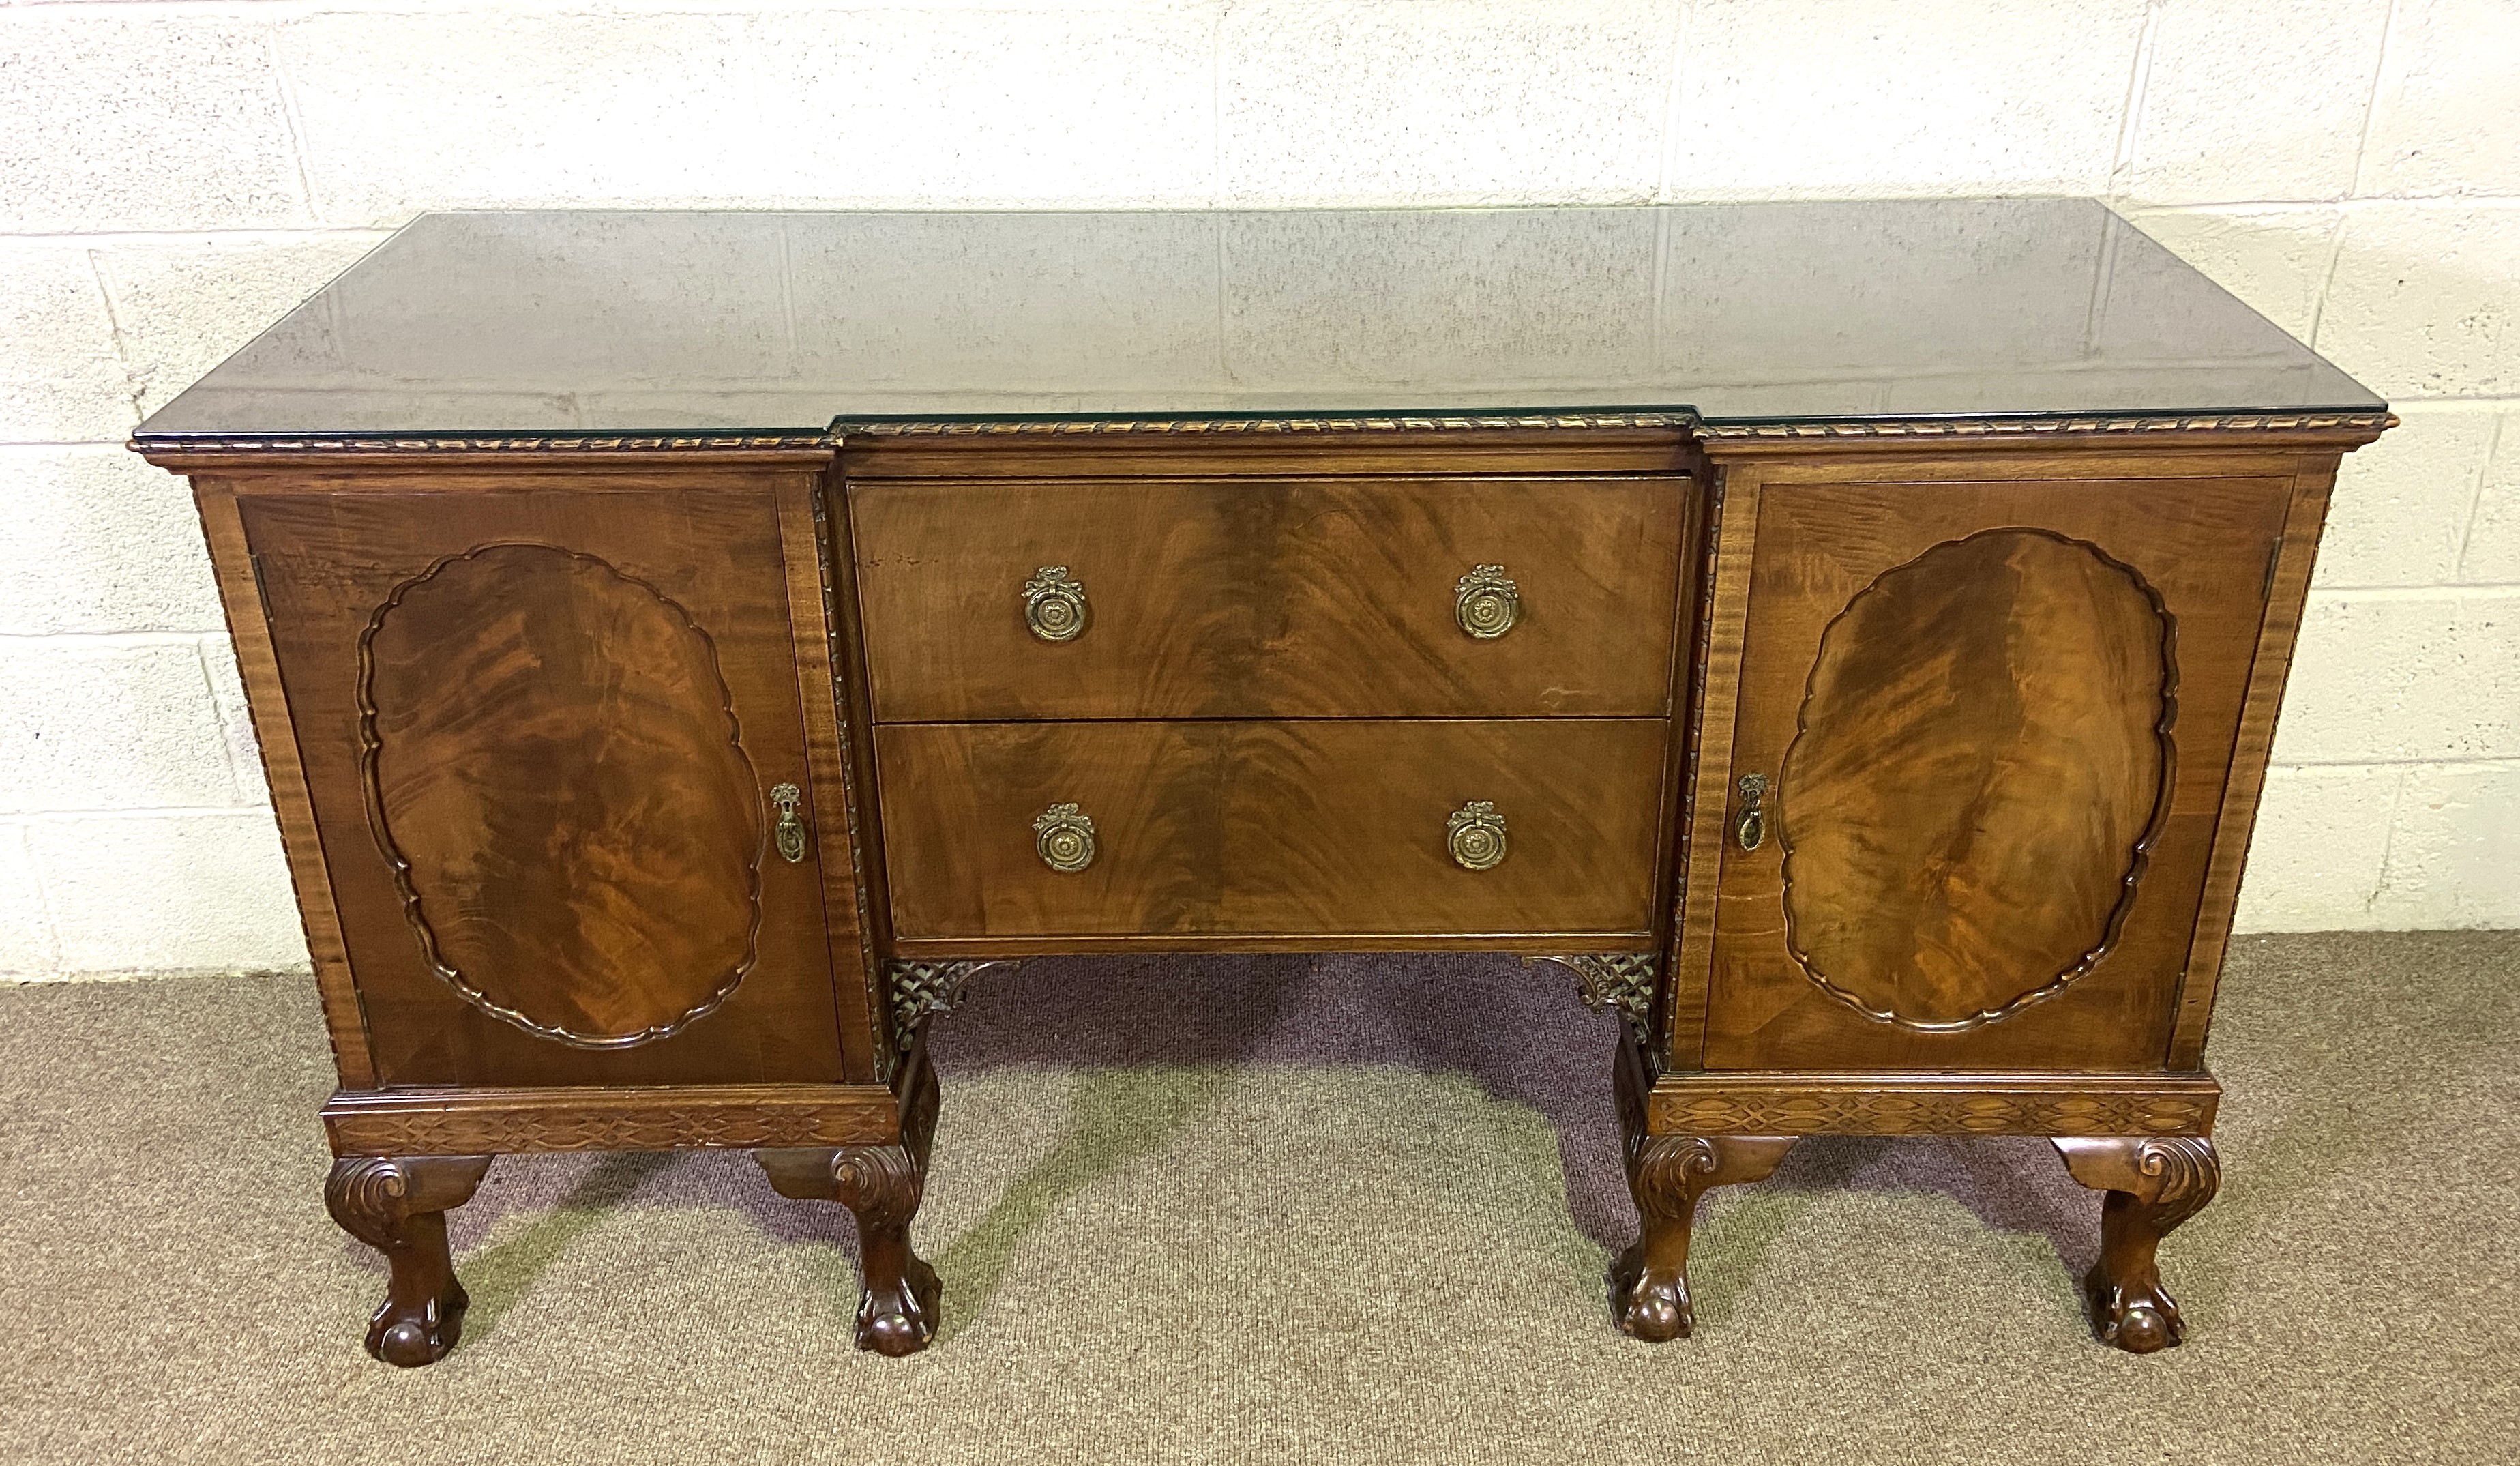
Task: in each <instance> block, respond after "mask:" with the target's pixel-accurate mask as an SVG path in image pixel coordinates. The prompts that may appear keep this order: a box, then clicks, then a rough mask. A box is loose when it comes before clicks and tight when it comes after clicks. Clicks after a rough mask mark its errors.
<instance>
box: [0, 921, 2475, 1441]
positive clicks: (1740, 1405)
mask: <svg viewBox="0 0 2520 1466" xmlns="http://www.w3.org/2000/svg"><path fill="white" fill-rule="evenodd" d="M1552 974H1553V970H1552V969H1546V968H1544V969H1537V970H1531V971H1526V970H1524V969H1522V968H1519V967H1517V966H1515V965H1513V964H1511V963H1508V962H1506V961H1503V960H1501V959H1487V958H1476V959H1462V958H1428V957H1416V958H1375V959H1365V958H1353V959H1352V958H1336V959H1321V960H1318V961H1316V960H1314V959H1310V958H1254V959H1232V960H1228V959H1202V960H1196V961H1187V962H1183V961H1174V962H1164V961H1153V960H1147V961H1138V960H1129V961H1082V960H1078V961H1064V962H1044V963H1036V964H1032V965H1029V966H1027V967H1025V968H1023V969H1021V970H1019V971H1018V972H1016V973H1014V974H1012V976H996V977H994V978H993V977H991V976H984V977H983V978H981V979H980V980H979V985H978V989H977V990H976V991H975V993H974V995H973V996H972V999H971V1001H970V1002H969V1003H968V1004H967V1007H966V1008H965V1010H964V1011H963V1012H962V1013H961V1014H959V1015H957V1016H956V1017H955V1018H954V1019H952V1020H951V1021H949V1022H947V1023H944V1024H941V1025H940V1026H939V1028H938V1032H937V1041H936V1051H937V1055H938V1063H939V1067H940V1069H941V1071H942V1073H943V1075H944V1093H945V1103H944V1116H943V1120H942V1122H941V1124H940V1125H939V1128H938V1132H937V1138H936V1164H935V1168H934V1174H933V1177H932V1179H931V1182H930V1185H929V1189H928V1193H927V1203H926V1206H925V1209H924V1210H923V1211H922V1214H921V1215H920V1218H919V1221H918V1224H917V1227H916V1231H915V1236H916V1238H917V1241H918V1245H919V1247H920V1250H921V1251H922V1253H923V1254H924V1255H925V1256H926V1257H927V1258H928V1259H929V1260H931V1261H932V1262H934V1263H935V1265H936V1267H937V1270H938V1271H939V1272H940V1273H942V1274H943V1277H944V1280H945V1287H946V1305H945V1306H946V1314H947V1320H948V1322H947V1325H946V1331H945V1333H944V1336H943V1337H942V1338H941V1339H940V1340H939V1341H938V1342H937V1344H936V1345H935V1347H933V1348H932V1349H931V1350H929V1351H927V1352H926V1353H924V1354H922V1355H920V1356H917V1357H914V1358H910V1359H904V1360H892V1359H883V1358H878V1357H876V1356H873V1355H865V1354H860V1353H858V1352H857V1351H854V1350H853V1349H851V1348H850V1347H849V1342H848V1338H849V1316H850V1312H851V1309H852V1307H853V1305H854V1301H855V1283H854V1280H853V1279H854V1273H853V1267H854V1260H853V1248H854V1243H853V1242H852V1241H850V1240H849V1230H848V1227H847V1224H846V1221H845V1218H844V1215H843V1214H841V1213H839V1212H838V1211H836V1210H835V1209H832V1208H830V1207H827V1206H817V1205H813V1204H807V1203H797V1202H789V1201H786V1200H784V1199H782V1198H780V1197H778V1196H776V1195H774V1194H773V1193H772V1192H771V1191H770V1189H769V1186H768V1185H767V1184H766V1183H765V1182H764V1181H763V1179H762V1178H761V1176H760V1175H759V1173H758V1172H757V1171H756V1170H755V1169H754V1168H752V1166H751V1165H750V1163H749V1162H748V1161H746V1160H745V1159H744V1158H742V1157H741V1156H733V1155H712V1154H692V1155H684V1156H678V1157H671V1158H668V1157H661V1156H621V1157H573V1158H540V1159H525V1160H502V1161H500V1162H499V1163H498V1164H497V1165H496V1166H495V1167H494V1168H492V1171H491V1175H490V1179H489V1180H488V1182H487V1183H485V1184H484V1186H483V1187H482V1189H481V1192H480V1195H479V1196H478V1198H477V1199H475V1200H474V1202H473V1203H472V1205H471V1206H469V1207H467V1208H465V1209H464V1210H463V1211H462V1212H460V1213H458V1214H456V1222H455V1226H454V1234H455V1247H456V1256H457V1264H458V1266H459V1268H460V1269H461V1270H462V1272H463V1274H464V1276H465V1278H466V1279H467V1281H468V1283H469V1285H470V1287H471V1289H472V1296H473V1299H474V1305H473V1308H472V1315H471V1317H470V1319H469V1321H468V1323H467V1325H466V1329H465V1337H464V1344H463V1347H462V1348H461V1349H459V1350H458V1351H456V1352H455V1353H454V1354H453V1355H452V1356H451V1357H449V1358H448V1359H446V1360H445V1361H444V1362H442V1363H440V1364H438V1365H436V1366H434V1367H432V1368H428V1369H424V1370H416V1371H401V1370H394V1369H389V1368H386V1367H385V1366H382V1365H380V1364H377V1363H374V1362H372V1361H371V1360H370V1359H369V1358H368V1357H367V1355H366V1354H365V1353H364V1352H362V1351H361V1350H360V1347H359V1337H360V1332H361V1329H362V1326H363V1323H364V1320H365V1317H366V1314H367V1311H368V1309H369V1308H370V1307H371V1306H373V1305H374V1303H375V1301H376V1299H377V1297H378V1296H379V1292H380V1289H381V1287H382V1276H383V1273H382V1263H381V1261H380V1260H378V1259H377V1258H376V1256H375V1255H373V1254H371V1253H370V1252H368V1251H367V1250H366V1249H364V1248H362V1247H360V1246H358V1245H357V1244H355V1243H353V1242H351V1241H349V1240H348V1239H347V1238H345V1237H344V1236H342V1235H341V1234H340V1233H339V1232H337V1231H336V1230H335V1229H334V1227H333V1225H332V1223H331V1221H330V1220H329V1219H328V1218H327V1217H326V1216H325V1214H324V1209H323V1205H322V1202H321V1200H320V1188H321V1183H322V1178H323V1172H324V1168H325V1164H326V1157H325V1155H324V1152H323V1144H322V1139H321V1133H320V1130H319V1127H318V1126H317V1124H316V1122H315V1119H314V1111H315V1108H316V1106H317V1105H318V1104H319V1103H320V1102H321V1100H322V1098H323V1096H324V1094H325V1092H326V1091H327V1089H328V1088H329V1087H330V1085H329V1074H328V1069H327V1063H326V1059H325V1048H324V1040H323V1034H322V1031H321V1029H320V1027H319V1026H318V1024H317V1022H316V1015H315V1011H314V1002H313V997H312V993H311V985H310V984H309V983H308V982H307V981H306V980H304V979H302V978H298V979H291V978H270V977H239V978H227V979H216V980H211V979H183V980H164V981H157V982H143V983H117V984H102V985H24V986H16V987H0V1459H7V1460H10V1461H82V1460H133V1461H161V1460H164V1461H214V1462H249V1461H359V1462H368V1461H391V1462H415V1463H417V1462H435V1461H472V1462H479V1461H529V1462H612V1461H644V1460H657V1461H677V1462H709V1461H777V1462H787V1461H797V1460H809V1459H810V1460H832V1461H846V1462H859V1461H864V1462H876V1461H882V1462H923V1461H973V1462H982V1461H986V1462H1001V1461H1008V1460H1023V1461H1036V1460H1049V1461H1104V1460H1110V1461H1137V1460H1190V1461H1273V1462H1274V1461H1289V1462H1292V1461H1335V1462H1345V1461H1374V1462H1382V1461H1395V1462H1397V1461H1462V1462H1488V1461H1495V1462H1556V1461H1583V1460H1594V1461H1605V1460H1623V1461H1624V1460H1662V1459H1683V1458H1703V1459H1710V1460H1737V1461H1771V1460H1774V1461H1791V1462H1796V1463H1802V1466H1830V1463H1838V1462H1911V1461H1955V1462H2064V1461H2178V1462H2183V1463H2196V1462H2220V1461H2229V1462H2280V1463H2287V1466H2291V1463H2304V1462H2323V1461H2457V1462H2510V1461H2513V1460H2515V1459H2520V1391H2516V1390H2515V1387H2514V1384H2513V1376H2514V1373H2515V1369H2520V1222H2515V1219H2514V1209H2515V1205H2520V1160H2515V1150H2520V1079H2515V1073H2520V1071H2515V1060H2520V933H2470V934H2425V935H2358V936H2320V937H2288V938H2258V939H2246V940H2244V941H2242V942H2240V943H2239V944H2238V945H2237V946H2236V947H2235V949H2234V952H2233V955H2232V961H2231V967H2230V972H2229V975H2228V980H2227V982H2226V985H2225V988H2224V998H2223V1004H2222V1011H2221V1013H2220V1015H2219V1020H2218V1028H2217V1032H2216V1035H2215V1042H2214V1048H2213V1055H2212V1058H2213V1062H2214V1065H2215V1068H2216V1069H2217V1071H2218V1072H2219V1073H2220V1075H2221V1076H2222V1077H2223V1080H2224V1083H2225V1085H2226V1087H2227V1089H2228V1095H2227V1097H2226V1100H2225V1104H2224V1109H2223V1120H2222V1128H2221V1133H2220V1134H2219V1136H2218V1137H2217V1138H2218V1141H2219V1143H2220V1145H2221V1149H2222V1151H2223V1154H2224V1158H2225V1185H2224V1190H2223V1194H2222V1198H2221V1199H2220V1200H2219V1201H2218V1202H2217V1203H2216V1204H2215V1205H2214V1206H2212V1207H2211V1208H2209V1209H2207V1210H2206V1211H2205V1212H2204V1213H2203V1214H2200V1215H2199V1216H2198V1217H2197V1218H2196V1219H2195V1220H2193V1221H2191V1222H2189V1223H2188V1224H2187V1225H2186V1226H2185V1227H2184V1228H2183V1229H2182V1230H2181V1231H2180V1232H2179V1233H2178V1234H2177V1235H2176V1236H2175V1237H2174V1238H2173V1239H2172V1240H2171V1241H2170V1242H2169V1243H2168V1244H2167V1245H2166V1246H2165V1247H2164V1249H2163V1254H2164V1261H2165V1271H2166V1273H2167V1275H2168V1277H2169V1279H2170V1284H2171V1287H2172V1289H2173V1291H2174V1292H2176V1293H2177V1294H2178V1295H2179V1297H2180V1298H2181V1300H2182V1302H2183V1305H2184V1307H2185V1312H2186V1316H2187V1319H2188V1323H2189V1328H2190V1336H2191V1337H2190V1341H2189V1343H2188V1344H2187V1345H2186V1347H2184V1348H2183V1349H2179V1350H2175V1351H2170V1352H2167V1353H2164V1354H2159V1355H2155V1356H2152V1357H2150V1358H2140V1359H2139V1358H2134V1357H2130V1356H2128V1355H2125V1354H2121V1353H2118V1352H2115V1351H2111V1350H2108V1349H2105V1348H2102V1347H2101V1346H2100V1345H2098V1344H2097V1343H2095V1342H2093V1339H2092V1337H2091V1334H2090V1331H2089V1329H2088V1327H2087V1325H2086V1324H2085V1322H2084V1318H2083V1314H2082V1311H2081V1308H2080V1306H2079V1303H2078V1299H2077V1291H2076V1286H2075V1279H2076V1278H2077V1277H2078V1276H2079V1275H2080V1274H2081V1272H2082V1271H2083V1269H2084V1268H2085V1267H2087V1266H2088V1265H2089V1263H2090V1261H2091V1259H2092V1257H2093V1253H2094V1252H2095V1251H2096V1246H2097V1224H2098V1203H2097V1199H2096V1197H2095V1196H2093V1194H2092V1193H2089V1192H2086V1191H2084V1190H2082V1189H2081V1188H2080V1187H2078V1186H2076V1185H2074V1184H2073V1183H2072V1182H2071V1181H2069V1180H2068V1179H2067V1178H2066V1176H2065V1174H2064V1171H2063V1168H2061V1167H2060V1166H2058V1165H2057V1163H2056V1161H2055V1159H2054V1157H2053V1155H2052V1153H2051V1152H2050V1151H2049V1150H2048V1147H2047V1146H2046V1145H2045V1144H2044V1143H2043V1142H2039V1141H2035V1140H2011V1139H1980V1140H1939V1139H1913V1140H1872V1139H1833V1140H1815V1141H1807V1142H1805V1143H1804V1145H1803V1146H1801V1147H1800V1148H1799V1149H1798V1150H1796V1151H1795V1153H1794V1154H1793V1155H1792V1156H1791V1157H1790V1158H1789V1159H1788V1160H1787V1161H1786V1163H1785V1165H1784V1167H1783V1168H1782V1169H1780V1170H1779V1171H1778V1174H1777V1176H1776V1178H1775V1179H1774V1180H1773V1181H1772V1182H1770V1183H1768V1184H1765V1185H1761V1186H1756V1187H1745V1188H1737V1189H1733V1190H1727V1191H1722V1192H1718V1193H1716V1195H1715V1197H1714V1199H1712V1200H1711V1201H1710V1202H1709V1204H1708V1206H1707V1207H1706V1210H1705V1214H1704V1216H1703V1217H1702V1218H1701V1221H1700V1224H1699V1228H1698V1234H1697V1244H1696V1258H1695V1263H1694V1269H1693V1271H1694V1275H1695V1279H1696V1283H1697V1291H1698V1299H1699V1303H1698V1318H1699V1330H1698V1335H1697V1337H1696V1338H1695V1339H1694V1340H1691V1341H1688V1342H1685V1343H1679V1344H1672V1345H1665V1346H1660V1347H1653V1346H1647V1345H1643V1344H1638V1343H1635V1342H1633V1341H1630V1340H1627V1339H1624V1338H1622V1337H1620V1336H1619V1335H1618V1334H1617V1333H1616V1332H1615V1331H1614V1330H1613V1329H1612V1328H1611V1327H1610V1323H1609V1319H1608V1316H1607V1313H1606V1309H1605V1307H1604V1304H1603V1296H1602V1286H1601V1273H1602V1267H1603V1263H1604V1260H1605V1257H1606V1255H1607V1252H1608V1251H1609V1250H1613V1249H1615V1248H1616V1247H1618V1246H1620V1245H1623V1244H1624V1243H1625V1242H1626V1241H1627V1240H1628V1238H1629V1236H1630V1235H1632V1233H1633V1229H1634V1225H1635V1223H1634V1219H1633V1217H1632V1215H1631V1214H1630V1212H1629V1210H1628V1203H1627V1200H1626V1197H1625V1194H1624V1190H1623V1188H1622V1186H1621V1184H1620V1181H1619V1177H1618V1172H1617V1167H1616V1156H1615V1138H1614V1129H1613V1127H1612V1124H1611V1121H1610V1102H1609V1092H1608V1079H1607V1073H1608V1064H1607V1054H1608V1051H1609V1047H1610V1040H1611V1032H1612V1031H1611V1029H1610V1026H1609V1023H1608V1021H1607V1020H1605V1019H1602V1018H1599V1017H1598V1016H1596V1015H1593V1014H1590V1013H1587V1012H1585V1011H1584V1010H1583V1009H1582V1008H1581V1007H1580V1006H1578V1004H1577V1003H1576V1002H1575V1000H1574V998H1573V996H1572V994H1571V991H1570V990H1569V988H1568V985H1566V984H1565V983H1563V982H1562V981H1559V980H1558V979H1557V978H1556V977H1554V976H1553V975H1552Z"/></svg>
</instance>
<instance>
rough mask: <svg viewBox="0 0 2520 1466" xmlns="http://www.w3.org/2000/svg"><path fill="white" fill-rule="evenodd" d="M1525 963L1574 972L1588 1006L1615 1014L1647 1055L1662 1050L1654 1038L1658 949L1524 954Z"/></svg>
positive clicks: (1660, 964) (1658, 971) (1576, 983)
mask: <svg viewBox="0 0 2520 1466" xmlns="http://www.w3.org/2000/svg"><path fill="white" fill-rule="evenodd" d="M1522 960H1523V962H1524V963H1525V965H1528V964H1531V963H1534V962H1554V963H1556V964H1557V965H1558V966H1560V967H1562V968H1565V969H1566V970H1567V971H1568V972H1571V973H1573V974H1574V975H1575V986H1576V990H1577V991H1579V992H1581V993H1583V995H1584V1004H1585V1006H1586V1007H1589V1008H1592V1009H1595V1010H1597V1011H1599V1012H1605V1013H1616V1014H1617V1015H1619V1016H1620V1017H1621V1018H1623V1019H1626V1020H1627V1024H1628V1028H1629V1031H1632V1032H1634V1033H1635V1034H1636V1035H1637V1046H1638V1047H1639V1048H1640V1049H1643V1051H1644V1052H1645V1053H1646V1054H1648V1055H1654V1054H1659V1053H1661V1052H1662V1045H1660V1044H1658V1043H1656V1042H1654V1038H1653V1005H1654V988H1655V986H1656V985H1657V984H1658V982H1659V980H1660V979H1661V976H1662V957H1661V955H1660V954H1659V953H1655V952H1578V953H1575V954H1572V955H1569V956H1555V955H1552V956H1546V957H1525V958H1523V959H1522Z"/></svg>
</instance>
